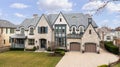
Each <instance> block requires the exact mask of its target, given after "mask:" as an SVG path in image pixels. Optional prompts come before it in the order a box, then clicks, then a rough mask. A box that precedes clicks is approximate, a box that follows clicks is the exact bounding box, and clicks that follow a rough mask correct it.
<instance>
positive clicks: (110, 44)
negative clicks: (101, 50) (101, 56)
mask: <svg viewBox="0 0 120 67" xmlns="http://www.w3.org/2000/svg"><path fill="white" fill-rule="evenodd" d="M104 44H105V48H106V50H108V51H109V52H111V53H113V54H118V53H119V47H117V46H115V45H113V42H104Z"/></svg>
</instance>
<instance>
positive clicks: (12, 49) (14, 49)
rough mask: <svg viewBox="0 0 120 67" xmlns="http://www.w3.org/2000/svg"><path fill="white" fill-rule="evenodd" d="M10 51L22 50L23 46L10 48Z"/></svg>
mask: <svg viewBox="0 0 120 67" xmlns="http://www.w3.org/2000/svg"><path fill="white" fill-rule="evenodd" d="M10 50H11V51H24V48H10Z"/></svg>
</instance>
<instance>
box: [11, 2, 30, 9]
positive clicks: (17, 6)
mask: <svg viewBox="0 0 120 67" xmlns="http://www.w3.org/2000/svg"><path fill="white" fill-rule="evenodd" d="M10 7H11V8H17V9H24V8H28V7H29V6H28V5H25V4H23V3H13V4H11V5H10Z"/></svg>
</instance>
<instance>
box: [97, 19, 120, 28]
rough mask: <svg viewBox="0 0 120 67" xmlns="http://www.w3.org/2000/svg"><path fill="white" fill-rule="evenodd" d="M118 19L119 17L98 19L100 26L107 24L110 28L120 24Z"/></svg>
mask: <svg viewBox="0 0 120 67" xmlns="http://www.w3.org/2000/svg"><path fill="white" fill-rule="evenodd" d="M119 21H120V20H119V19H113V20H108V19H105V20H103V21H99V22H100V24H99V25H100V26H109V27H111V28H115V27H118V26H120V22H119Z"/></svg>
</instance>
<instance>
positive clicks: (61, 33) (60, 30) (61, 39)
mask: <svg viewBox="0 0 120 67" xmlns="http://www.w3.org/2000/svg"><path fill="white" fill-rule="evenodd" d="M55 42H56V44H57V45H59V46H61V47H63V46H65V45H66V25H55Z"/></svg>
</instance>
